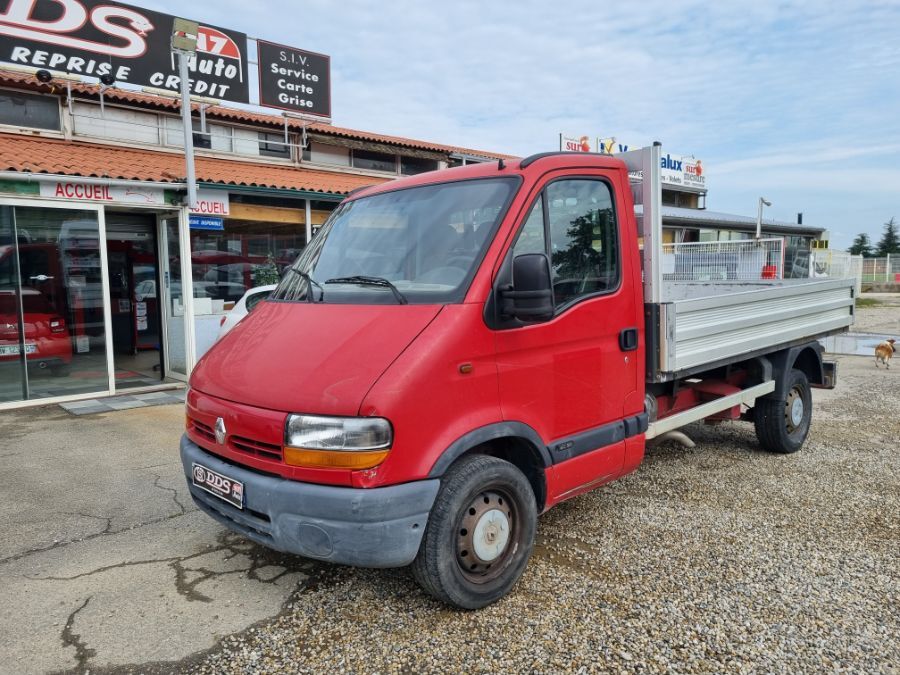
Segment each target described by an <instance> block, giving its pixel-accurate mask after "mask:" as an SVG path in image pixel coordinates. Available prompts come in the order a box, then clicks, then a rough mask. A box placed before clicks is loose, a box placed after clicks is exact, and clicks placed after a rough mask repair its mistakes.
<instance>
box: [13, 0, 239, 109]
mask: <svg viewBox="0 0 900 675" xmlns="http://www.w3.org/2000/svg"><path fill="white" fill-rule="evenodd" d="M174 18H175V17H173V16H171V15H169V14H161V13H159V12H153V11H150V10H148V9H142V8H140V7H134V6H131V5H125V4H122V3H118V2H110V1H109V0H0V62H7V63H12V64H16V65H19V66H28V67H33V68H47V69H49V70H56V71H62V72H67V73H70V74H73V75H84V76H88V77H97V78H99V77H101V76H105V75H108V76H110V77H112V78H113V79H114V80H115V81H116V82H117V83H126V82H127V83H128V84H133V85H138V86H145V87H156V88H158V89H168V90H171V91H175V92H177V91H178V89H179V78H178V64H177V62H176V60H175V58H174V57H173V56H172V54H171V48H170V39H171V36H172V22H173V20H174ZM190 71H191V75H190V91H191V94H192V95H194V96H207V97H210V98H217V99H222V100H226V101H234V102H238V103H248V102H249V87H248V82H247V36H246V35H245V34H244V33H239V32H237V31H233V30H226V29H224V28H217V27H215V26H208V25H205V24H202V23H201V24H200V30H199V34H198V36H197V53H196V55H195V56H194V57H192V58H191V60H190Z"/></svg>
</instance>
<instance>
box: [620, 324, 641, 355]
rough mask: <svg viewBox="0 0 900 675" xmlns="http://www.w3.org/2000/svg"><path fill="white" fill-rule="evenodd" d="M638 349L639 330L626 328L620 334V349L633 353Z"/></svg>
mask: <svg viewBox="0 0 900 675" xmlns="http://www.w3.org/2000/svg"><path fill="white" fill-rule="evenodd" d="M637 348H638V329H637V328H624V329H622V332H620V333H619V349H621V350H622V351H623V352H633V351H635V350H636V349H637Z"/></svg>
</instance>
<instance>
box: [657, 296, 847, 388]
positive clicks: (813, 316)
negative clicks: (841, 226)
mask: <svg viewBox="0 0 900 675" xmlns="http://www.w3.org/2000/svg"><path fill="white" fill-rule="evenodd" d="M853 291H854V280H853V279H829V280H825V281H810V282H800V283H797V284H789V285H785V286H778V287H775V288H766V289H755V290H750V291H744V292H739V293H731V294H723V295H716V296H711V297H706V298H696V299H688V300H677V301H675V302H673V303H671V304H669V316H668V321H669V322H671V323H670V325H669V326H668V330H667V331H666V332H667V335H666V332H664V333H663V334H664V335H666V337H667V338H668V339H667V340H665V342H666V343H668V344H664V345H663V346H662V347H661V351H665V360H664V364H661V366H662V367H661V370H664V371H667V372H672V373H677V372H681V371H685V370H688V369H694V368H696V367H697V366H702V365H704V364H707V363H709V364H711V363H715V362H717V361H721V360H725V359H731V358H736V357H740V356H741V355H743V354H749V353H751V352H756V351H758V350H762V349H767V348H777V347H779V346H782V345H787V344H790V343H792V342H796V341H798V340H803V339H809V340H815V339H816V338H819V337H821V336H823V335H825V334H827V333H832V332H835V331H840V330H844V329H846V328H848V327H850V326H851V325H852V323H853V306H854V293H853ZM672 335H674V339H672Z"/></svg>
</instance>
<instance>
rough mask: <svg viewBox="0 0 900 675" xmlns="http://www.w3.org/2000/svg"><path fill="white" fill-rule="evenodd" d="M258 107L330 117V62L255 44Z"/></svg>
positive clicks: (321, 56) (261, 42) (269, 44)
mask: <svg viewBox="0 0 900 675" xmlns="http://www.w3.org/2000/svg"><path fill="white" fill-rule="evenodd" d="M256 44H257V56H258V58H257V61H258V63H259V104H260V105H262V106H266V107H269V108H279V109H281V110H289V111H292V112H298V113H306V114H307V115H319V116H322V117H331V58H330V57H328V56H326V55H325V54H317V53H315V52H309V51H306V50H303V49H297V48H295V47H287V46H285V45H279V44H275V43H272V42H266V41H265V40H257V41H256Z"/></svg>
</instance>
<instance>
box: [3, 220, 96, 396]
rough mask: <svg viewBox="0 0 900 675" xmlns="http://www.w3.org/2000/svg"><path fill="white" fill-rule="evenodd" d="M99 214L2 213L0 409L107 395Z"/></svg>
mask: <svg viewBox="0 0 900 675" xmlns="http://www.w3.org/2000/svg"><path fill="white" fill-rule="evenodd" d="M100 253H101V250H100V223H99V212H98V211H97V209H91V208H83V209H69V208H55V207H51V206H48V205H45V204H40V205H32V204H16V205H9V206H0V404H2V403H9V402H14V401H25V400H34V399H41V398H55V397H62V396H70V395H74V394H86V393H95V392H96V393H104V392H107V391H109V371H108V368H107V353H106V330H105V328H106V324H105V318H104V298H103V291H102V289H103V274H102V264H101V255H100Z"/></svg>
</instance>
